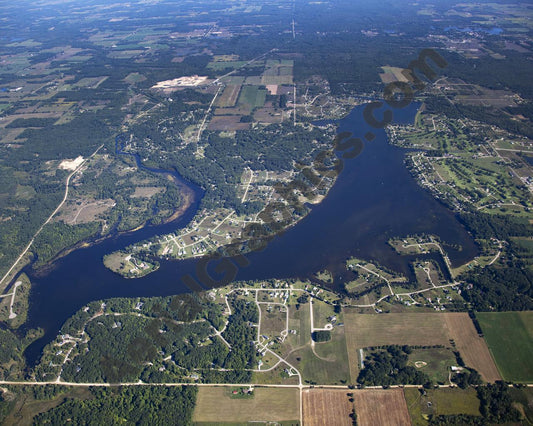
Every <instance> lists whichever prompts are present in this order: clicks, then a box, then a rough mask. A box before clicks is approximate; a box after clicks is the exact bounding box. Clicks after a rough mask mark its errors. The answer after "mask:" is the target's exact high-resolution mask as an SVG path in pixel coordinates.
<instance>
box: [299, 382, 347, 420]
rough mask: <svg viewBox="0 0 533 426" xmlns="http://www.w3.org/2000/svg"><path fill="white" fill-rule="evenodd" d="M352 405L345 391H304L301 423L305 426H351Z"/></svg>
mask: <svg viewBox="0 0 533 426" xmlns="http://www.w3.org/2000/svg"><path fill="white" fill-rule="evenodd" d="M352 409H353V403H352V402H350V400H349V397H348V395H347V392H346V391H345V390H330V389H328V390H326V389H306V390H304V391H303V410H304V411H303V421H304V425H306V426H321V425H324V426H326V425H336V426H349V425H352V419H351V417H350V414H351V412H352Z"/></svg>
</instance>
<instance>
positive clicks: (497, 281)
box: [462, 265, 533, 311]
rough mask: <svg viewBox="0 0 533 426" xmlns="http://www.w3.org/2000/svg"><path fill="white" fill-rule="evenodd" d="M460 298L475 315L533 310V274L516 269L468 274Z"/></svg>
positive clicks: (492, 267)
mask: <svg viewBox="0 0 533 426" xmlns="http://www.w3.org/2000/svg"><path fill="white" fill-rule="evenodd" d="M464 279H465V281H466V282H468V283H470V284H472V288H470V289H465V290H464V291H463V293H462V296H463V298H464V299H465V300H466V301H467V302H469V303H470V304H471V307H472V308H473V309H474V310H476V311H523V310H531V309H533V273H532V272H531V270H529V269H525V268H521V267H519V266H508V267H498V266H494V265H491V266H487V267H485V268H483V269H475V270H474V271H471V272H469V273H467V274H466V275H465V277H464Z"/></svg>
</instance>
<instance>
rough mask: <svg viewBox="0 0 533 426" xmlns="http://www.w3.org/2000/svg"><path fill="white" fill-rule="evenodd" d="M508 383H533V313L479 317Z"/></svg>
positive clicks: (489, 344)
mask: <svg viewBox="0 0 533 426" xmlns="http://www.w3.org/2000/svg"><path fill="white" fill-rule="evenodd" d="M476 316H477V318H478V320H479V323H480V325H481V328H482V329H483V333H484V336H485V340H486V341H487V345H488V347H489V350H490V352H491V354H492V356H493V357H494V360H495V362H496V365H497V367H498V370H499V371H500V373H501V375H502V377H503V378H504V379H505V380H509V381H515V382H528V383H529V382H533V357H532V354H533V312H532V311H528V312H490V313H485V312H483V313H481V312H480V313H477V314H476Z"/></svg>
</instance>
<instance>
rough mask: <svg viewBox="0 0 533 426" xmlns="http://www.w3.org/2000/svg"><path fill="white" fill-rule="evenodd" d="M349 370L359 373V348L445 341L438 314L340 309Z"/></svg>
mask: <svg viewBox="0 0 533 426" xmlns="http://www.w3.org/2000/svg"><path fill="white" fill-rule="evenodd" d="M344 324H345V328H346V344H347V348H348V358H349V360H350V374H351V376H352V377H354V378H355V377H357V375H358V373H359V367H358V366H359V349H360V348H366V347H369V346H382V345H428V346H433V345H448V344H449V337H448V333H447V330H446V324H445V321H444V317H443V316H442V314H423V313H402V314H379V315H374V314H358V313H356V311H353V310H349V309H345V310H344Z"/></svg>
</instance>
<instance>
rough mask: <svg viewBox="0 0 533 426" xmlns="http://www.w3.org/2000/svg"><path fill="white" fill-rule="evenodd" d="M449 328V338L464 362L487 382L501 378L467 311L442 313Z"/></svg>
mask: <svg viewBox="0 0 533 426" xmlns="http://www.w3.org/2000/svg"><path fill="white" fill-rule="evenodd" d="M443 315H444V318H445V320H446V325H447V327H448V329H449V333H450V338H451V339H453V340H454V342H455V345H456V348H457V350H458V351H459V353H460V354H461V357H462V358H463V360H464V362H465V364H466V365H467V366H468V367H472V368H475V369H476V370H477V371H478V372H479V374H481V377H482V378H483V379H484V380H486V381H487V382H494V381H496V380H501V378H502V377H501V375H500V373H499V372H498V369H497V368H496V365H495V364H494V360H493V358H492V356H491V354H490V352H489V349H488V348H487V344H486V343H485V340H484V339H483V338H482V337H480V336H479V335H478V332H477V330H476V328H475V327H474V324H473V322H472V320H471V319H470V317H469V316H468V314H467V313H459V312H453V313H451V312H450V313H446V314H443Z"/></svg>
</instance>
